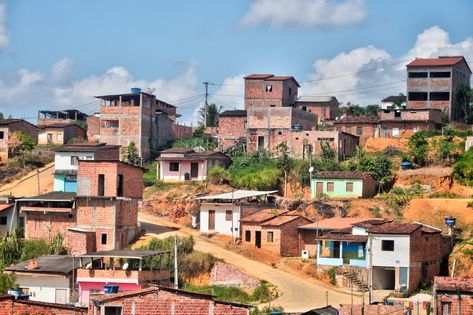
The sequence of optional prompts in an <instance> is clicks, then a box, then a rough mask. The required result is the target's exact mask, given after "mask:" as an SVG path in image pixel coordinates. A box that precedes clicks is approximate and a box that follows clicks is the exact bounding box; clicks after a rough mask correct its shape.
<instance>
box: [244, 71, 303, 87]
mask: <svg viewBox="0 0 473 315" xmlns="http://www.w3.org/2000/svg"><path fill="white" fill-rule="evenodd" d="M244 79H245V80H246V79H255V80H272V81H286V80H294V82H295V83H296V84H297V86H298V87H300V84H299V82H297V80H296V79H295V78H294V77H293V76H290V75H274V74H268V73H264V74H258V73H256V74H250V75H248V76H246V77H245V78H244Z"/></svg>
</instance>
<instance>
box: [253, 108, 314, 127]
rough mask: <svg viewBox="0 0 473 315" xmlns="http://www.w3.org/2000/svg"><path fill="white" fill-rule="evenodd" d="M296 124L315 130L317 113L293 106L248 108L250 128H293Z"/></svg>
mask: <svg viewBox="0 0 473 315" xmlns="http://www.w3.org/2000/svg"><path fill="white" fill-rule="evenodd" d="M268 116H269V119H268ZM268 124H269V126H268ZM294 125H301V126H302V129H304V130H315V128H316V127H317V115H315V114H312V113H309V112H306V111H303V110H300V109H295V108H292V107H284V108H277V107H275V108H272V107H266V108H252V109H249V110H248V129H258V128H264V129H267V128H268V127H269V128H272V129H278V128H285V129H292V128H293V126H294Z"/></svg>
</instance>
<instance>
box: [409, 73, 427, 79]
mask: <svg viewBox="0 0 473 315" xmlns="http://www.w3.org/2000/svg"><path fill="white" fill-rule="evenodd" d="M409 78H414V79H415V78H427V72H409Z"/></svg>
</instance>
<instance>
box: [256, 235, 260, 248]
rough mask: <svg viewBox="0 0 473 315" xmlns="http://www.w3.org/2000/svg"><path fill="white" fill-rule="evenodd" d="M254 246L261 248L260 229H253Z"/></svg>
mask: <svg viewBox="0 0 473 315" xmlns="http://www.w3.org/2000/svg"><path fill="white" fill-rule="evenodd" d="M255 246H256V247H258V248H261V231H255Z"/></svg>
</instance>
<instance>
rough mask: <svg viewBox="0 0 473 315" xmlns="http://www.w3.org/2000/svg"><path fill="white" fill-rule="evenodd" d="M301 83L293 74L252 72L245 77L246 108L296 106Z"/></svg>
mask: <svg viewBox="0 0 473 315" xmlns="http://www.w3.org/2000/svg"><path fill="white" fill-rule="evenodd" d="M299 87H300V85H299V83H298V82H297V81H296V79H294V77H292V76H275V75H273V74H252V75H249V76H247V77H245V109H250V108H254V107H286V106H292V107H294V106H295V104H296V101H297V92H298V88H299Z"/></svg>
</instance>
